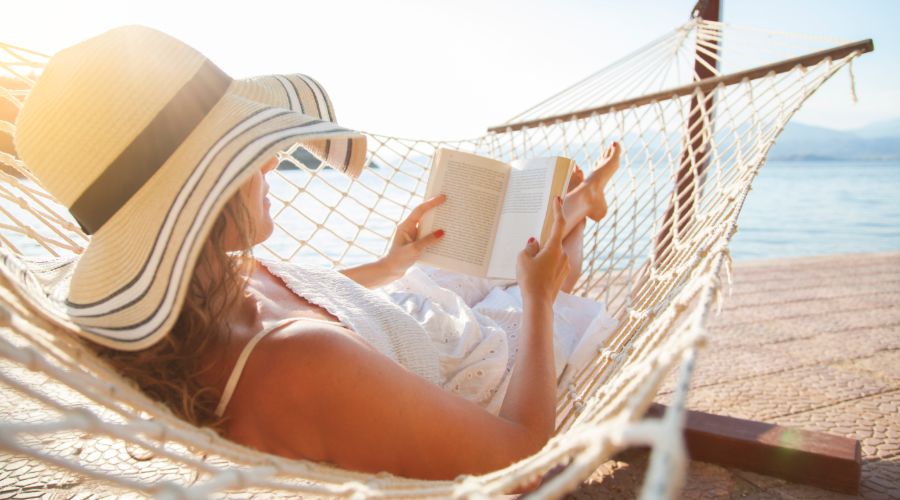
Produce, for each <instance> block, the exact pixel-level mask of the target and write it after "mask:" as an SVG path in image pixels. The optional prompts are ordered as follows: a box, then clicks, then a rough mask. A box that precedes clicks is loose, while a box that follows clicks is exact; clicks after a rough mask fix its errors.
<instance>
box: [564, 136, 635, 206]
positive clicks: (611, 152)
mask: <svg viewBox="0 0 900 500" xmlns="http://www.w3.org/2000/svg"><path fill="white" fill-rule="evenodd" d="M621 151H622V146H620V145H619V143H618V142H613V143H612V144H610V146H609V147H608V148H606V151H604V152H603V155H602V156H601V157H600V159H599V160H597V164H596V167H595V168H594V171H593V172H591V174H590V175H589V176H587V178H584V174H583V173H580V176H581V178H582V179H583V180H582V181H581V182H580V183H576V182H575V179H576V175H575V172H574V171H573V172H572V179H571V180H570V181H569V186H570V189H569V192H568V194H567V196H566V198H569V199H570V200H571V201H572V203H571V204H570V208H568V207H564V208H568V209H567V210H565V212H566V214H565V215H566V217H567V218H568V217H569V216H570V215H575V216H578V215H581V217H588V218H590V219H591V220H593V221H599V220H600V219H602V218H603V217H605V216H606V212H607V210H608V207H607V205H606V196H604V193H603V190H604V189H606V184H607V183H608V182H609V180H610V179H611V178H612V176H613V174H615V173H616V170H618V169H619V156H620V155H621ZM579 172H580V170H579ZM573 185H574V186H575V187H574V188H572V187H571V186H573Z"/></svg>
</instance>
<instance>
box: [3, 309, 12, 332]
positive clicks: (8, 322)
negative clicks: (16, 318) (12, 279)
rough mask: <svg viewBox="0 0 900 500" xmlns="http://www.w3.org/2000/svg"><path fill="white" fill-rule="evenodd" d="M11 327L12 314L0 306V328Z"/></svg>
mask: <svg viewBox="0 0 900 500" xmlns="http://www.w3.org/2000/svg"><path fill="white" fill-rule="evenodd" d="M10 325H12V313H10V312H9V309H7V308H6V307H5V306H3V305H0V327H2V328H8V327H9V326H10Z"/></svg>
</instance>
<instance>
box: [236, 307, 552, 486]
mask: <svg viewBox="0 0 900 500" xmlns="http://www.w3.org/2000/svg"><path fill="white" fill-rule="evenodd" d="M550 377H551V380H552V378H553V375H552V373H551V374H550ZM542 392H543V391H541V393H536V394H535V395H534V397H533V400H532V401H530V402H529V401H527V398H524V396H527V395H526V394H524V393H523V395H522V396H523V398H522V399H520V403H521V404H522V405H523V406H548V407H549V408H547V409H546V411H549V412H551V413H552V412H553V406H554V402H555V399H554V400H553V401H547V398H546V394H543V393H542ZM509 413H510V414H509V416H501V417H498V416H495V415H492V414H490V413H489V412H487V411H486V410H484V409H483V408H481V407H480V406H478V405H476V404H475V403H472V402H470V401H468V400H466V399H464V398H461V397H459V396H457V395H456V394H453V393H451V392H448V391H445V390H443V389H441V388H440V387H438V386H436V385H434V384H432V383H430V382H428V381H426V380H424V379H422V378H420V377H418V376H416V375H414V374H412V373H410V372H409V371H407V370H406V369H405V368H403V367H402V366H400V365H399V364H397V363H396V362H394V361H392V360H390V359H388V358H387V357H385V356H384V355H382V354H380V353H378V352H376V351H374V350H372V349H371V348H369V347H368V346H366V345H364V344H363V343H362V342H360V341H359V340H357V339H355V338H353V336H352V335H351V334H348V333H347V332H344V331H342V329H340V328H338V327H322V326H319V325H316V326H304V325H303V324H295V325H290V326H288V327H286V328H285V329H284V330H281V331H279V332H276V333H273V334H272V335H271V336H270V337H267V338H266V339H265V340H264V341H263V342H261V343H260V344H259V345H258V346H257V348H256V351H254V354H253V355H252V356H251V357H250V358H249V360H248V363H247V365H246V367H245V370H244V375H243V376H242V377H241V381H240V383H239V384H238V387H237V390H236V392H235V394H234V398H233V399H232V401H231V405H230V406H229V412H228V414H229V416H230V417H231V419H232V423H231V426H232V427H231V429H233V430H234V434H229V435H228V437H230V438H232V439H234V440H236V441H238V442H243V443H245V444H249V445H251V446H256V447H258V448H261V449H262V450H264V451H268V452H271V453H276V454H280V455H285V456H289V457H295V458H306V459H311V460H317V461H327V462H331V463H334V464H336V465H338V466H340V467H343V468H348V469H352V470H360V471H367V472H377V471H388V472H391V473H394V474H397V475H401V476H406V477H416V478H427V479H453V478H455V477H457V476H458V475H460V474H479V473H485V472H489V471H492V470H497V469H500V468H503V467H505V466H507V465H509V464H511V463H513V462H515V461H517V460H520V459H523V458H525V457H527V456H529V455H531V454H533V453H535V452H536V451H537V450H539V449H540V448H541V447H542V446H543V445H544V444H545V443H546V441H547V439H548V437H549V434H548V432H547V428H546V425H545V423H544V422H543V421H542V419H535V418H532V417H531V415H529V414H527V412H521V414H520V412H509ZM544 413H545V411H544V410H542V411H540V412H537V414H540V415H543V414H544Z"/></svg>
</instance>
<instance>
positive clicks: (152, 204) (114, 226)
mask: <svg viewBox="0 0 900 500" xmlns="http://www.w3.org/2000/svg"><path fill="white" fill-rule="evenodd" d="M260 83H261V82H259V81H256V82H255V83H254V82H248V81H236V82H234V83H233V84H232V88H230V89H229V92H228V93H226V95H225V96H224V97H222V99H221V100H220V101H219V102H218V103H217V104H216V105H215V107H214V108H213V109H212V110H211V111H210V113H209V114H208V115H207V116H206V117H205V118H204V119H203V121H201V123H200V124H199V125H198V126H197V128H196V129H194V131H193V132H191V134H190V135H189V137H188V138H187V139H186V140H185V141H184V142H183V143H182V145H181V146H180V147H179V148H178V149H177V150H176V151H175V152H174V153H173V155H172V156H171V157H169V159H168V160H167V161H166V162H165V164H163V165H162V166H161V167H160V169H159V170H158V171H157V172H156V173H155V174H154V175H153V176H152V177H151V178H150V179H149V180H148V181H147V182H146V183H145V184H144V185H143V186H142V187H141V189H140V190H139V191H138V192H137V193H135V195H134V196H132V197H131V198H130V199H129V201H128V202H127V203H126V204H125V205H124V206H123V207H122V208H121V209H119V210H118V211H117V212H116V213H115V214H114V215H113V216H112V217H111V218H110V219H109V220H108V221H107V222H106V223H105V224H104V225H103V227H102V228H100V230H98V231H97V232H96V233H95V234H94V235H93V236H92V237H91V240H90V243H89V244H88V246H87V248H86V250H85V251H84V253H83V254H82V256H81V257H80V259H79V261H78V263H77V265H76V269H75V272H74V274H73V276H72V281H71V283H70V287H69V297H68V299H67V301H66V309H67V313H68V316H69V317H70V318H71V320H72V321H73V322H75V323H76V324H78V325H79V326H80V327H81V329H82V330H83V331H84V336H86V337H87V338H89V339H90V340H93V341H95V342H97V343H99V344H102V345H105V346H108V347H112V348H115V349H120V350H129V351H133V350H139V349H144V348H146V347H149V346H151V345H153V344H154V343H156V342H157V341H159V340H160V339H161V338H163V337H164V336H165V335H166V334H167V333H168V331H169V330H170V329H171V328H172V326H173V325H174V323H175V321H176V320H177V317H178V314H179V313H180V311H181V305H182V303H183V300H184V296H185V294H186V292H187V287H188V284H189V283H190V280H191V278H192V275H193V269H194V265H195V263H196V260H197V258H198V256H199V253H200V251H201V249H202V247H203V243H204V242H205V240H206V238H207V236H208V234H209V232H210V230H211V228H212V226H213V224H214V223H215V220H216V217H217V215H218V214H219V212H220V211H221V210H222V208H223V207H224V206H225V204H226V203H227V202H228V200H229V199H230V198H231V197H232V195H233V194H234V193H235V192H237V190H238V189H239V188H240V187H241V186H242V185H243V184H244V183H245V182H246V180H247V179H248V178H249V177H251V176H252V175H253V174H254V173H255V172H256V171H257V170H258V169H259V168H260V167H261V166H262V165H263V164H265V163H266V162H267V161H268V160H269V159H270V158H272V157H273V156H274V155H275V154H276V153H278V152H279V151H283V150H286V149H288V148H290V147H291V146H294V145H295V144H298V143H300V144H302V145H304V147H307V149H309V150H310V151H311V152H312V153H313V154H314V155H316V156H317V157H319V158H320V159H322V160H323V161H325V162H326V163H328V164H329V165H331V166H333V167H335V168H337V169H339V170H341V171H344V172H346V173H348V174H349V175H352V176H354V177H355V176H356V175H358V173H359V172H360V171H361V170H362V167H363V165H364V163H365V151H366V147H365V136H364V135H362V134H360V133H358V132H354V131H352V130H349V129H345V128H342V127H339V126H338V125H336V124H335V123H333V122H329V121H324V120H319V119H316V117H313V116H309V115H307V114H304V113H300V112H298V111H292V110H291V109H289V108H288V107H282V106H278V105H272V104H271V103H266V102H265V100H266V99H265V97H264V96H263V97H261V98H258V97H257V96H254V98H253V99H251V98H249V97H248V96H247V94H246V92H244V91H245V90H247V89H251V90H253V89H254V88H255V89H257V90H259V89H263V88H264V86H262V85H260ZM268 83H272V82H271V80H269V81H268ZM254 86H255V87H254ZM233 89H237V90H238V91H234V92H233V91H232V90H233ZM257 98H258V99H259V100H257ZM273 99H276V98H275V97H273ZM332 116H333V115H332Z"/></svg>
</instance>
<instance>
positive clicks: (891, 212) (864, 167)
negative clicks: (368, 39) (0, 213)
mask: <svg viewBox="0 0 900 500" xmlns="http://www.w3.org/2000/svg"><path fill="white" fill-rule="evenodd" d="M279 173H280V174H282V175H284V176H285V177H286V178H287V179H288V180H290V179H292V178H293V177H297V176H301V175H303V173H301V172H300V171H297V170H286V171H285V170H282V171H280V172H279ZM320 175H324V176H333V177H335V179H334V180H337V179H338V178H339V177H340V176H341V174H339V173H337V172H335V171H324V172H321V173H320ZM269 177H270V179H269V182H270V183H271V184H272V193H273V194H276V195H277V194H279V192H280V191H282V190H284V191H286V192H285V194H284V195H283V197H288V195H289V192H290V186H288V185H287V184H286V183H285V181H284V180H282V179H279V176H277V175H270V176H269ZM401 181H402V179H401ZM279 183H281V184H283V185H279ZM404 187H405V188H406V189H408V190H415V189H416V186H415V185H414V183H412V181H411V180H410V185H409V186H404ZM282 188H283V189H282ZM302 201H303V200H302V199H299V200H298V201H296V203H301V202H302ZM273 205H275V204H274V203H273ZM0 208H4V209H6V210H10V211H16V210H17V209H18V207H16V206H14V204H12V203H10V202H7V201H6V200H5V199H2V198H0ZM315 208H316V207H315V206H314V204H306V203H303V209H304V210H314V209H315ZM319 208H320V209H323V210H324V208H325V207H319ZM396 215H397V216H399V215H400V214H396ZM295 219H296V220H293V219H291V220H288V221H285V220H284V219H281V220H280V221H279V222H280V223H282V224H285V230H289V231H291V232H292V234H293V235H294V236H293V237H291V236H289V235H287V234H286V232H285V231H276V233H275V234H273V236H272V238H270V239H269V240H268V241H267V242H266V244H267V246H269V247H270V248H273V249H275V250H276V251H281V252H280V254H282V255H290V254H291V251H292V249H295V248H297V240H296V239H295V238H299V237H302V236H303V235H304V234H307V233H309V232H310V231H309V230H310V229H311V228H308V227H304V226H303V223H304V221H303V220H302V218H299V217H297V218H295ZM328 223H329V224H337V225H340V224H345V225H346V226H347V227H346V228H344V229H346V231H344V230H342V229H341V228H336V229H337V233H338V234H342V233H346V234H348V235H354V234H356V235H357V237H358V238H360V239H361V240H360V241H363V240H366V239H367V238H368V239H369V240H371V241H368V242H365V241H364V243H366V246H367V247H369V248H381V247H382V246H383V245H384V240H383V239H382V238H379V237H377V236H376V234H375V233H378V234H381V235H390V234H391V233H392V232H393V224H392V223H389V221H388V220H386V219H381V220H378V219H371V220H370V221H369V223H368V224H367V226H366V230H364V231H357V227H356V226H353V225H352V224H353V223H352V221H349V220H346V219H342V218H339V217H332V218H329V221H328ZM357 233H358V234H357ZM3 236H5V237H7V238H9V239H10V240H12V241H13V242H14V243H15V244H16V245H17V246H19V247H20V249H21V250H23V251H25V252H26V253H32V252H31V250H32V247H35V245H34V244H33V243H32V242H31V241H30V240H27V239H23V238H21V236H20V235H17V234H14V233H10V234H6V231H3ZM326 243H327V242H326ZM326 246H327V244H326ZM345 247H346V243H345V242H341V241H340V240H338V239H335V243H334V248H323V249H322V250H324V252H325V253H326V254H327V255H328V256H329V257H332V258H337V257H339V256H340V255H341V252H342V251H343V250H344V248H345ZM33 250H35V251H36V252H38V253H40V252H39V251H40V249H39V248H34V249H33ZM886 251H900V162H821V161H819V162H795V161H792V162H779V161H771V162H768V163H767V164H766V165H765V166H763V168H762V170H761V172H760V174H759V177H757V179H756V180H755V181H754V183H753V190H752V191H751V192H750V195H749V197H748V199H747V202H746V204H745V205H744V208H743V210H742V212H741V214H740V216H739V218H738V232H737V235H736V236H735V238H734V239H733V240H732V243H731V253H732V257H733V258H734V259H735V260H749V259H776V258H781V257H795V256H812V255H829V254H842V253H857V252H886ZM264 254H266V252H262V253H260V255H261V256H268V255H264ZM297 257H298V258H300V257H305V255H304V254H303V252H300V253H299V254H298V255H297ZM371 258H372V257H371V256H368V255H362V254H360V255H356V254H353V255H347V256H345V259H346V261H345V264H347V265H353V264H358V263H362V262H363V261H368V260H371Z"/></svg>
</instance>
